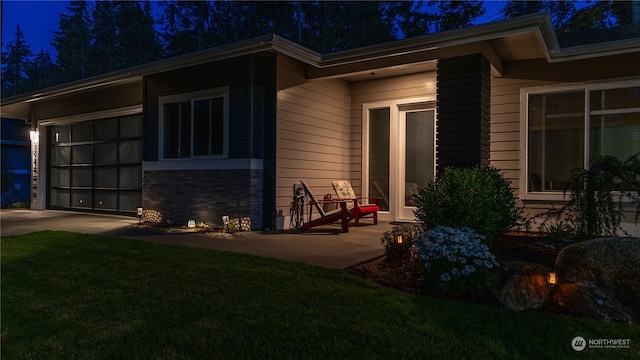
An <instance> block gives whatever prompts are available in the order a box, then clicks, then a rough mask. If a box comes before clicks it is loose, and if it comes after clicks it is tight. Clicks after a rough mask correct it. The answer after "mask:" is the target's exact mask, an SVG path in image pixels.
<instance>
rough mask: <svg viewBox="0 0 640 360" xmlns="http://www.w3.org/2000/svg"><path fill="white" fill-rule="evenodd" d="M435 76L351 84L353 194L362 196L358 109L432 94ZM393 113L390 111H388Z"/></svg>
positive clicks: (351, 177) (359, 112) (361, 153)
mask: <svg viewBox="0 0 640 360" xmlns="http://www.w3.org/2000/svg"><path fill="white" fill-rule="evenodd" d="M435 82H436V73H435V72H427V73H419V74H412V75H407V76H399V77H392V78H386V79H380V80H369V81H363V82H359V83H355V84H353V85H352V87H351V93H352V101H351V140H352V141H351V173H350V179H351V184H352V185H353V188H354V191H355V192H356V194H359V195H360V194H362V171H363V170H364V169H363V166H362V155H363V149H362V106H363V105H364V104H374V103H377V102H390V101H400V100H404V99H416V98H426V97H432V98H434V99H435V95H436V88H435ZM391 110H392V111H394V109H391Z"/></svg>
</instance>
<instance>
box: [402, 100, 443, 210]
mask: <svg viewBox="0 0 640 360" xmlns="http://www.w3.org/2000/svg"><path fill="white" fill-rule="evenodd" d="M399 120H400V124H399V126H400V129H399V132H398V135H399V142H398V146H399V149H398V155H399V161H398V165H399V169H398V170H399V171H398V174H397V178H398V183H397V184H398V194H399V197H398V199H397V200H398V204H397V208H398V216H397V219H398V220H414V218H415V216H414V211H415V210H416V203H415V199H414V196H415V195H418V191H419V189H422V188H424V187H426V186H427V185H428V184H429V182H431V181H432V180H433V178H434V165H435V164H434V156H433V152H434V120H435V111H434V110H433V109H402V108H401V109H400V116H399Z"/></svg>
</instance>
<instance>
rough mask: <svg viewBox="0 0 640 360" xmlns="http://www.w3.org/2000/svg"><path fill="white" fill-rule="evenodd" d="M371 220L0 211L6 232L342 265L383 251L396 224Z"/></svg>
mask: <svg viewBox="0 0 640 360" xmlns="http://www.w3.org/2000/svg"><path fill="white" fill-rule="evenodd" d="M369 221H370V220H363V221H362V222H361V226H360V227H357V228H356V227H353V226H352V227H351V228H350V229H349V232H348V233H341V232H340V226H339V224H337V225H328V226H323V227H318V228H315V229H312V230H311V231H309V232H306V233H303V234H301V233H299V232H288V231H276V232H269V233H263V232H256V231H250V232H241V233H236V234H221V233H214V232H195V231H189V230H186V229H176V228H168V227H161V226H148V225H138V219H137V218H133V217H127V216H118V215H104V214H93V213H81V212H71V211H58V210H24V209H3V210H1V211H0V234H1V236H2V237H4V236H10V235H20V234H26V233H31V232H36V231H42V230H64V231H73V232H79V233H86V234H99V235H107V236H115V237H121V238H128V239H135V240H143V241H150V242H157V243H163V244H171V245H181V246H191V247H199V248H204V249H214V250H223V251H231V252H238V253H245V254H252V255H258V256H267V257H273V258H277V259H283V260H289V261H297V262H304V263H308V264H311V265H316V266H322V267H327V268H340V269H343V268H347V267H349V266H352V265H355V264H358V263H361V262H364V261H367V260H371V259H373V258H376V257H378V256H381V255H383V254H384V248H383V246H382V245H381V244H380V238H381V237H382V234H383V233H384V232H385V231H387V230H390V229H391V228H392V225H390V224H389V223H384V222H379V224H378V225H370V224H369Z"/></svg>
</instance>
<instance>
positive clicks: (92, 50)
mask: <svg viewBox="0 0 640 360" xmlns="http://www.w3.org/2000/svg"><path fill="white" fill-rule="evenodd" d="M116 17H117V15H116V5H115V3H114V2H112V1H109V0H106V1H97V2H96V3H95V6H93V9H92V11H91V17H90V21H89V35H90V46H89V49H88V51H87V64H86V69H87V73H86V76H87V77H89V76H94V75H99V74H105V73H108V72H111V71H114V70H117V69H120V68H121V67H122V63H121V62H122V58H121V57H120V55H121V53H120V51H119V49H118V45H119V44H118V41H117V40H118V22H117V21H116Z"/></svg>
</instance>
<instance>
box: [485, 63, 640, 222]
mask: <svg viewBox="0 0 640 360" xmlns="http://www.w3.org/2000/svg"><path fill="white" fill-rule="evenodd" d="M594 62H595V63H597V65H594ZM638 64H640V59H639V58H638V56H637V55H620V56H613V57H609V58H608V59H607V60H606V61H605V60H602V59H598V60H597V61H594V60H589V61H587V60H582V61H575V62H570V63H559V64H549V63H547V62H546V61H544V60H529V61H515V62H508V63H505V64H504V74H503V77H494V78H493V79H492V82H491V135H490V139H491V141H490V143H491V151H490V156H489V159H490V165H492V166H495V167H496V168H498V169H500V170H502V171H503V173H504V174H505V176H506V177H507V178H508V179H509V180H511V185H512V187H513V188H514V189H515V190H516V194H518V195H519V196H520V197H522V195H523V193H522V191H521V189H520V180H521V177H522V176H525V174H524V173H523V172H522V171H523V170H522V169H521V160H522V159H523V158H524V156H525V154H524V153H522V152H521V144H520V139H521V134H520V127H521V121H523V118H522V116H523V115H524V114H522V111H525V110H524V104H521V103H520V100H521V99H520V91H521V89H523V88H529V87H544V86H554V85H565V84H571V83H575V82H577V83H584V82H585V81H595V82H608V81H616V80H618V79H628V78H629V77H637V76H638V73H637V69H638ZM596 69H597V71H596ZM522 202H523V203H524V204H525V205H526V209H527V213H528V214H529V215H535V214H539V213H541V212H544V211H546V210H548V209H550V208H553V207H556V208H558V206H559V205H560V206H561V202H558V201H543V200H523V201H522ZM629 215H630V216H628V217H627V218H628V219H632V218H633V216H631V214H629Z"/></svg>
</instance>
